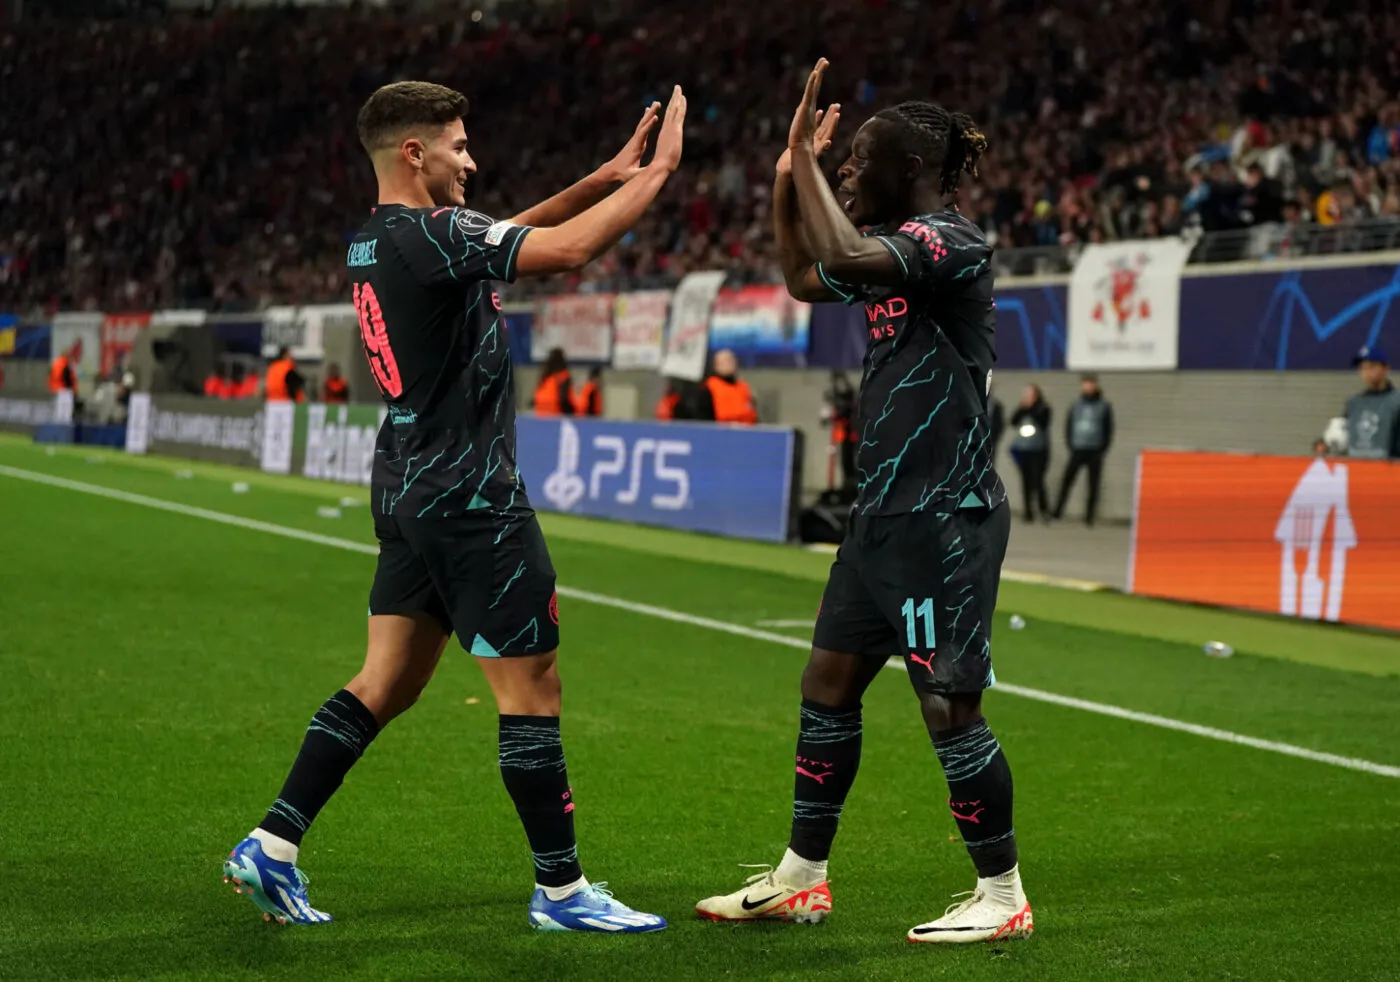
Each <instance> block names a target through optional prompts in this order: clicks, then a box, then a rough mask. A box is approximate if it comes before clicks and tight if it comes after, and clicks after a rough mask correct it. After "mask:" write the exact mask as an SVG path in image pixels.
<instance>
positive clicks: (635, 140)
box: [601, 102, 661, 184]
mask: <svg viewBox="0 0 1400 982" xmlns="http://www.w3.org/2000/svg"><path fill="white" fill-rule="evenodd" d="M660 116H661V103H659V102H653V103H652V104H651V105H649V106H647V108H646V111H645V112H643V113H642V119H641V122H639V123H638V124H637V128H636V129H635V130H633V131H632V139H630V140H628V141H627V145H626V146H624V147H623V148H622V149H621V150H619V151H618V152H617V156H616V157H614V158H613V159H612V160H609V161H608V162H607V163H606V164H604V165H603V166H602V168H601V170H602V173H603V176H604V177H605V178H607V179H608V180H609V181H620V182H622V183H623V184H626V183H627V182H628V181H630V180H632V178H634V177H636V176H637V175H638V174H640V173H641V172H642V154H644V153H646V151H647V138H648V137H649V136H651V131H652V130H653V129H654V128H655V127H656V122H657V120H658V119H659V118H660Z"/></svg>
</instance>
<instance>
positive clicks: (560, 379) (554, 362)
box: [534, 348, 574, 416]
mask: <svg viewBox="0 0 1400 982" xmlns="http://www.w3.org/2000/svg"><path fill="white" fill-rule="evenodd" d="M534 407H535V415H537V416H572V415H573V414H574V396H573V379H572V378H571V377H570V375H569V362H568V359H567V358H565V357H564V349H563V348H550V349H549V355H548V356H547V357H546V358H545V360H544V367H543V368H542V369H541V370H540V381H539V384H538V385H536V386H535V399H534Z"/></svg>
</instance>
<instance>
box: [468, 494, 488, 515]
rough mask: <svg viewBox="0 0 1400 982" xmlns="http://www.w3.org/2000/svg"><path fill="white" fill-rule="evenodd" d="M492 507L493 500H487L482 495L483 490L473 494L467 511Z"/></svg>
mask: <svg viewBox="0 0 1400 982" xmlns="http://www.w3.org/2000/svg"><path fill="white" fill-rule="evenodd" d="M490 507H491V502H489V501H487V500H486V499H485V498H483V497H482V496H481V492H480V491H478V492H477V493H476V494H474V495H472V500H471V504H469V505H467V511H477V510H479V509H482V508H490Z"/></svg>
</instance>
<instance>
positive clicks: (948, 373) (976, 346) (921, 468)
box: [817, 208, 1006, 517]
mask: <svg viewBox="0 0 1400 982" xmlns="http://www.w3.org/2000/svg"><path fill="white" fill-rule="evenodd" d="M867 234H868V235H870V236H873V237H874V238H875V240H876V241H878V242H879V243H881V244H882V245H883V246H884V247H885V248H887V249H888V250H889V251H890V253H891V254H892V255H893V256H894V258H895V261H896V263H897V264H898V266H899V268H900V269H901V270H903V274H904V281H903V283H901V284H900V285H899V286H896V287H874V286H868V285H867V286H855V285H851V284H847V283H843V282H841V281H840V280H838V279H836V278H834V277H832V276H831V275H829V274H828V273H826V272H825V271H824V270H823V269H822V268H821V267H820V266H818V267H817V272H818V274H819V275H820V276H821V278H822V280H823V282H825V283H826V285H827V287H828V288H829V289H831V290H832V291H833V292H835V293H837V294H839V295H840V296H841V297H842V299H844V300H845V301H846V302H847V303H849V304H854V303H857V302H861V301H863V302H864V304H865V320H866V329H867V332H868V341H867V346H866V353H865V365H864V372H863V375H862V379H861V387H860V403H859V408H858V411H857V432H858V433H859V436H860V440H859V443H858V444H857V447H856V474H857V485H858V495H857V498H856V505H855V510H856V513H857V514H859V515H902V514H909V513H914V512H930V513H933V514H935V515H938V516H939V517H947V516H948V515H951V514H952V513H953V512H954V511H956V510H957V509H959V508H976V507H985V508H995V507H996V506H998V505H1000V504H1001V503H1002V502H1003V501H1005V500H1006V488H1005V487H1004V486H1003V485H1002V482H1001V478H999V477H998V476H997V473H996V470H995V468H994V467H993V461H992V453H993V445H992V430H991V425H990V422H989V420H988V417H987V391H988V388H989V386H990V381H991V373H992V363H993V362H995V361H996V312H995V307H994V305H993V302H992V267H991V255H992V250H991V247H990V246H988V244H987V240H986V237H985V236H984V235H983V234H982V230H981V229H980V228H978V227H977V226H976V225H974V224H973V223H971V222H969V221H968V220H967V219H966V218H964V217H963V216H962V215H960V214H959V213H958V212H957V211H956V210H954V209H952V208H947V209H944V210H943V211H939V212H935V213H932V214H927V215H917V216H915V217H914V218H911V219H910V220H909V221H907V222H905V223H904V224H903V225H901V226H900V227H899V228H898V229H895V230H894V231H887V230H884V229H876V230H873V231H871V232H869V233H867Z"/></svg>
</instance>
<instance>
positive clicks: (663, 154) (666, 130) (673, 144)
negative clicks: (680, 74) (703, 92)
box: [651, 85, 685, 174]
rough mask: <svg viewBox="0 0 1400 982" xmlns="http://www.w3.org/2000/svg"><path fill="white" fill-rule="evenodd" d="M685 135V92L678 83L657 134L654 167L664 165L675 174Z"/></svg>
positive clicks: (672, 91) (679, 161) (668, 171)
mask: <svg viewBox="0 0 1400 982" xmlns="http://www.w3.org/2000/svg"><path fill="white" fill-rule="evenodd" d="M684 137H685V93H684V92H682V91H681V87H680V86H679V85H677V86H676V87H675V88H674V89H672V90H671V101H670V102H668V103H667V104H666V118H665V119H663V120H662V121H661V131H660V132H659V133H658V134H657V136H656V154H655V156H653V157H652V158H651V163H652V166H653V167H664V168H666V172H667V173H668V174H674V173H675V172H676V168H677V167H679V166H680V163H681V143H682V142H683V139H684Z"/></svg>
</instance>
